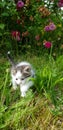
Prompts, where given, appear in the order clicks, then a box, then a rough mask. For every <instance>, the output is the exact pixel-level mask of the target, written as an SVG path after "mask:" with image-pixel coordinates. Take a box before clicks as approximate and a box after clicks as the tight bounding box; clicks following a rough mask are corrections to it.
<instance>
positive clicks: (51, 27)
mask: <svg viewBox="0 0 63 130" xmlns="http://www.w3.org/2000/svg"><path fill="white" fill-rule="evenodd" d="M49 29H50V31H53V30H55V29H56V26H55V24H54V23H50V25H49Z"/></svg>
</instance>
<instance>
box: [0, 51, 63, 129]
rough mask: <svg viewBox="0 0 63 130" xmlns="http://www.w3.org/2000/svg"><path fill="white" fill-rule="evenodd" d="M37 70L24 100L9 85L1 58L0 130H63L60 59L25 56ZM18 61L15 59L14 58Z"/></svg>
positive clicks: (62, 58)
mask: <svg viewBox="0 0 63 130" xmlns="http://www.w3.org/2000/svg"><path fill="white" fill-rule="evenodd" d="M18 59H19V61H20V60H27V61H28V62H30V63H31V64H32V65H33V66H34V68H35V70H36V79H35V80H33V79H32V80H33V81H34V84H35V85H34V92H33V88H32V89H30V90H29V91H28V92H27V96H26V97H25V98H21V97H20V91H19V88H18V90H17V91H13V89H12V87H11V86H10V81H11V80H10V69H9V68H10V63H9V62H8V61H7V59H6V58H1V59H0V129H2V130H63V56H59V57H58V58H56V60H54V59H53V58H52V57H51V56H50V57H49V56H48V55H45V56H41V57H40V56H39V57H38V56H33V55H31V56H30V55H29V54H27V55H25V56H21V58H20V57H18ZM16 60H17V58H16Z"/></svg>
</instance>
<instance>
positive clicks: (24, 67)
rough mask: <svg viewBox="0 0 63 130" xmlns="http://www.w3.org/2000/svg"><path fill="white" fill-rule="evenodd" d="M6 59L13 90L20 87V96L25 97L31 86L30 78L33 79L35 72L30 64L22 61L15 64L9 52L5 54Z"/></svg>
mask: <svg viewBox="0 0 63 130" xmlns="http://www.w3.org/2000/svg"><path fill="white" fill-rule="evenodd" d="M7 56H8V59H9V61H10V62H11V65H12V67H11V77H12V85H13V89H14V90H16V88H17V86H18V85H19V86H20V92H21V96H22V97H25V96H26V92H27V91H28V89H29V88H30V87H31V86H33V81H32V80H31V78H32V77H33V78H34V77H35V72H34V70H33V68H32V66H31V64H30V63H28V62H26V61H23V62H20V63H18V64H15V63H14V61H13V59H12V57H11V56H10V52H8V53H7Z"/></svg>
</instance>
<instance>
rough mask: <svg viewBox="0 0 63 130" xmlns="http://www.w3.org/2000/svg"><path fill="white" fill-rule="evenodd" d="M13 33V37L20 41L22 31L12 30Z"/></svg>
mask: <svg viewBox="0 0 63 130" xmlns="http://www.w3.org/2000/svg"><path fill="white" fill-rule="evenodd" d="M11 35H12V38H13V39H15V40H17V41H20V32H19V31H12V32H11Z"/></svg>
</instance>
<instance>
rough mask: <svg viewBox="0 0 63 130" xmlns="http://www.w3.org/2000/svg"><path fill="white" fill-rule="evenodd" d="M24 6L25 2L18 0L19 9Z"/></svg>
mask: <svg viewBox="0 0 63 130" xmlns="http://www.w3.org/2000/svg"><path fill="white" fill-rule="evenodd" d="M22 7H24V2H23V1H21V0H19V1H18V2H17V9H18V10H19V9H21V8H22Z"/></svg>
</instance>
